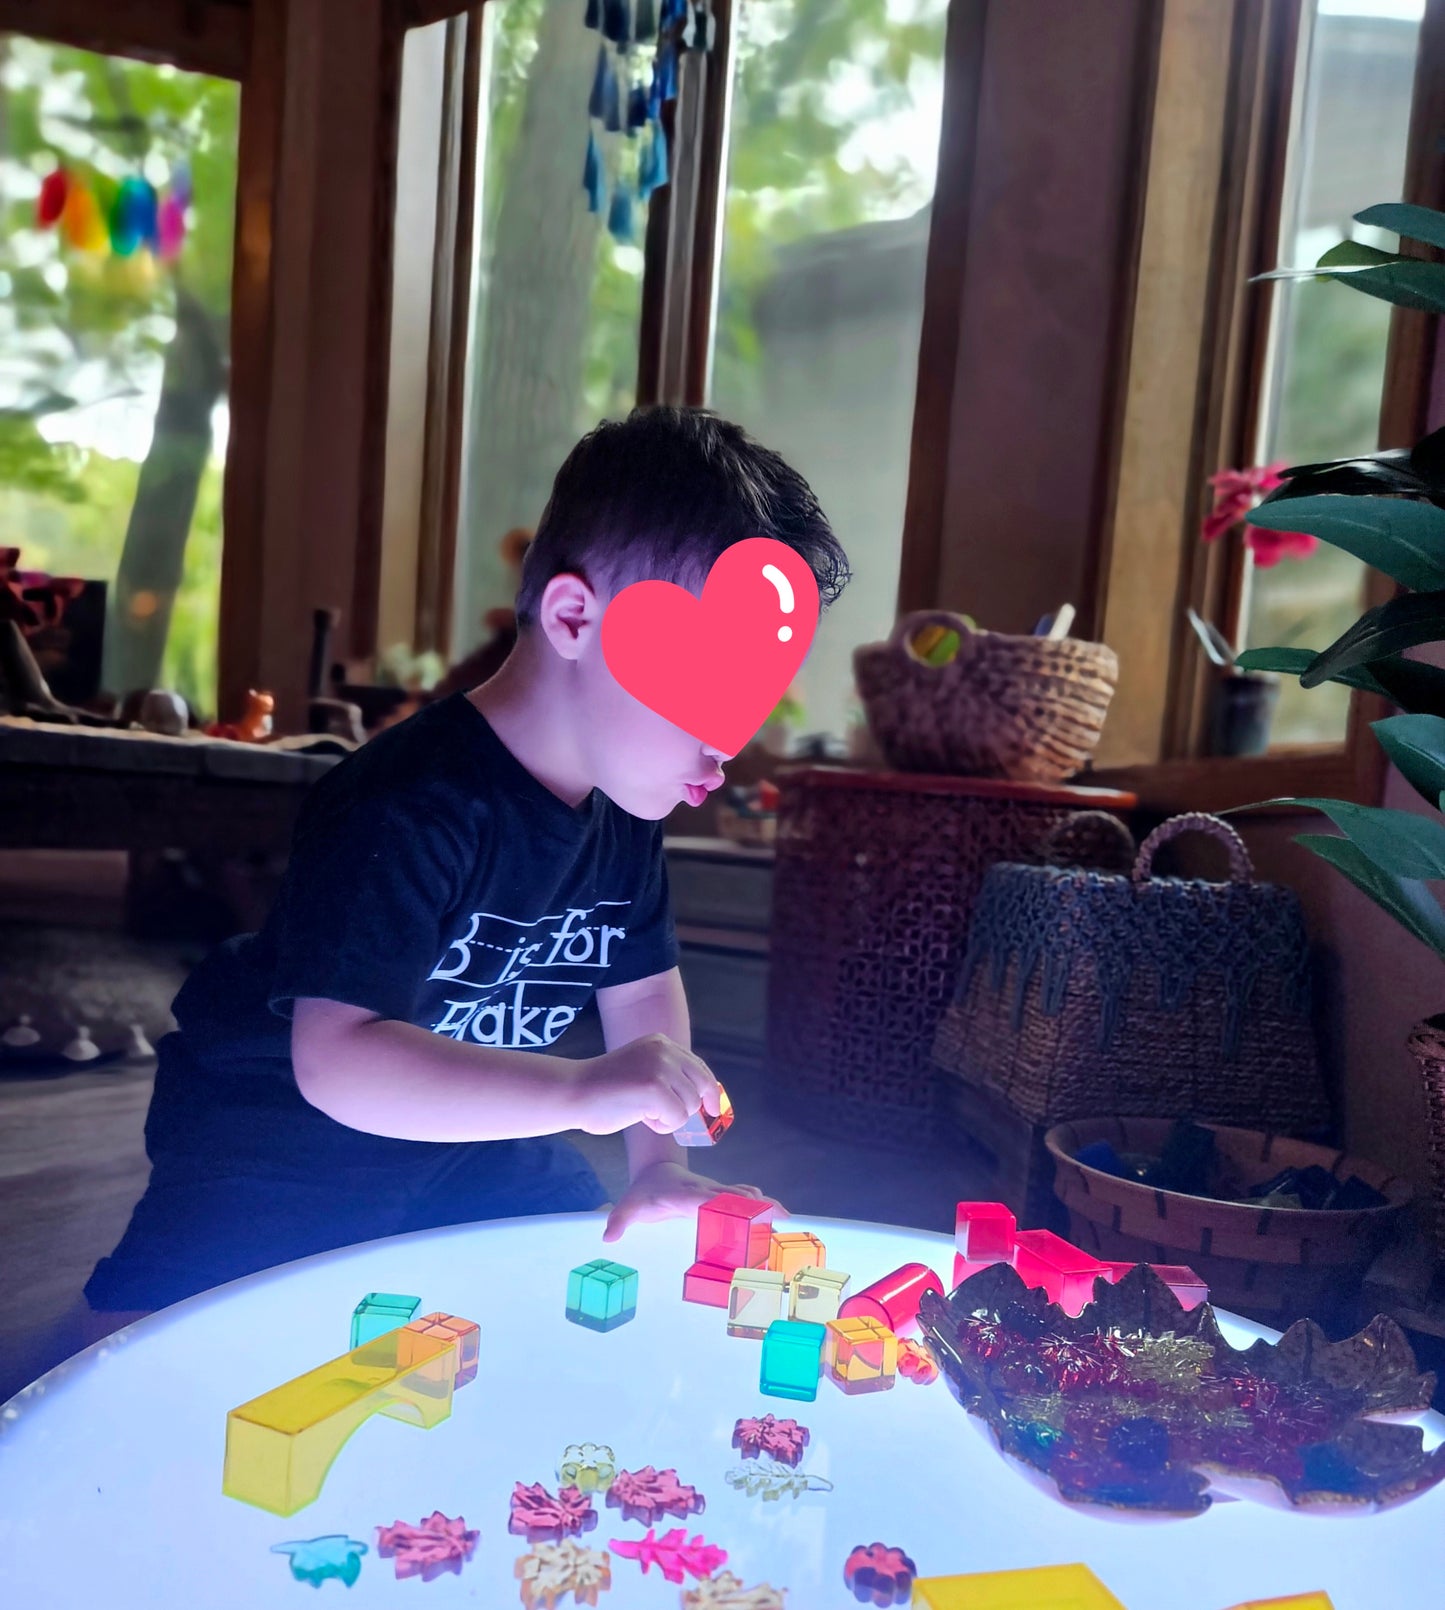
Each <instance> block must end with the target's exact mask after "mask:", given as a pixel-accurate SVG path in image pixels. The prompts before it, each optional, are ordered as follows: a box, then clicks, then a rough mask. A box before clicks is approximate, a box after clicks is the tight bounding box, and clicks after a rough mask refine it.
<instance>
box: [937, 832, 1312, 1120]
mask: <svg viewBox="0 0 1445 1610" xmlns="http://www.w3.org/2000/svg"><path fill="white" fill-rule="evenodd" d="M1196 831H1200V832H1205V833H1208V834H1209V835H1211V836H1212V837H1214V838H1215V839H1217V840H1220V841H1221V842H1222V843H1223V844H1224V845H1225V847H1226V849H1227V851H1228V853H1229V860H1230V868H1229V877H1228V881H1226V882H1224V883H1211V882H1206V881H1204V880H1202V879H1197V878H1159V877H1155V876H1154V875H1153V862H1154V856H1155V854H1156V852H1157V851H1158V850H1159V849H1160V848H1162V847H1163V845H1165V844H1166V843H1168V842H1170V841H1171V840H1172V839H1175V838H1177V837H1178V836H1179V835H1180V834H1182V833H1186V832H1196ZM1311 983H1312V969H1311V960H1310V952H1309V943H1308V939H1307V936H1306V933H1305V927H1304V919H1303V915H1302V913H1301V911H1300V907H1299V901H1298V899H1297V898H1296V896H1295V894H1294V892H1293V891H1292V890H1290V889H1286V888H1282V887H1280V886H1278V885H1274V884H1261V883H1255V882H1254V881H1253V869H1252V867H1251V864H1250V860H1249V853H1248V851H1247V850H1246V849H1245V846H1244V843H1243V841H1242V840H1241V839H1240V837H1239V835H1238V834H1237V833H1236V832H1235V831H1234V829H1233V828H1231V827H1230V826H1228V825H1227V824H1226V823H1224V822H1221V821H1219V820H1218V819H1217V818H1215V817H1211V816H1201V815H1194V814H1191V815H1186V816H1179V817H1175V818H1174V819H1173V820H1172V821H1169V822H1166V823H1164V824H1163V826H1162V827H1159V828H1158V829H1156V830H1155V831H1154V832H1153V833H1152V834H1151V835H1150V836H1149V838H1148V839H1146V840H1145V842H1144V844H1143V845H1142V847H1141V848H1140V850H1139V853H1138V856H1137V858H1136V860H1135V862H1134V866H1133V869H1132V871H1131V872H1129V873H1128V874H1127V875H1121V874H1117V873H1108V872H1099V871H1091V870H1087V869H1083V868H1079V867H1072V868H1065V867H1059V866H1051V865H1042V866H1023V865H1018V864H1011V865H1009V864H1006V865H1000V866H996V867H994V868H993V869H992V870H991V871H990V872H989V874H988V876H987V877H986V879H985V881H984V886H983V889H982V891H981V892H980V895H979V900H978V904H977V905H976V907H975V908H974V913H973V918H972V922H971V924H970V928H969V939H968V947H967V951H966V954H965V957H964V963H963V968H962V972H961V975H960V978H959V984H958V989H957V991H956V993H955V996H954V1001H953V1004H952V1005H951V1006H950V1008H949V1010H948V1012H947V1013H946V1015H945V1018H944V1022H943V1025H942V1027H941V1028H940V1031H939V1034H938V1038H937V1042H936V1044H935V1051H934V1054H935V1058H936V1060H937V1061H938V1062H939V1063H940V1064H941V1065H942V1066H943V1067H944V1068H946V1069H948V1070H949V1071H950V1072H952V1073H953V1074H954V1075H955V1076H957V1077H958V1078H960V1079H962V1080H963V1081H964V1082H965V1083H967V1084H971V1085H975V1086H980V1087H983V1088H986V1089H989V1090H991V1091H993V1092H995V1093H996V1094H998V1095H999V1096H1001V1097H1002V1098H1003V1099H1004V1101H1005V1102H1006V1103H1007V1104H1008V1106H1009V1107H1010V1108H1012V1109H1013V1110H1014V1111H1015V1112H1017V1113H1019V1114H1021V1115H1022V1116H1024V1117H1026V1118H1028V1119H1030V1120H1031V1121H1033V1122H1035V1123H1055V1122H1058V1121H1060V1120H1063V1119H1070V1118H1082V1117H1097V1116H1099V1115H1101V1114H1111V1115H1114V1116H1119V1117H1124V1116H1137V1117H1170V1118H1175V1117H1185V1116H1187V1117H1193V1118H1196V1119H1200V1120H1204V1121H1213V1122H1216V1123H1228V1124H1237V1125H1241V1126H1244V1127H1247V1128H1261V1129H1270V1130H1277V1131H1281V1132H1284V1133H1294V1134H1300V1135H1312V1134H1315V1133H1317V1132H1319V1131H1321V1130H1322V1129H1323V1128H1324V1127H1325V1126H1326V1125H1327V1124H1328V1121H1329V1108H1328V1103H1327V1101H1326V1098H1325V1093H1324V1088H1323V1083H1322V1080H1321V1078H1320V1073H1319V1065H1318V1057H1317V1051H1316V1045H1315V1035H1314V1023H1313V1015H1312V1010H1311V1007H1312V1001H1311V994H1312V989H1311Z"/></svg>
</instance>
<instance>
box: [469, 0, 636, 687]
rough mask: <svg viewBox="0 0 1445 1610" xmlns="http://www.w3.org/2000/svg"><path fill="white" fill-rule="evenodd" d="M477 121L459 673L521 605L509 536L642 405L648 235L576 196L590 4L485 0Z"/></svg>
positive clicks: (592, 54) (590, 45)
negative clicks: (579, 460)
mask: <svg viewBox="0 0 1445 1610" xmlns="http://www.w3.org/2000/svg"><path fill="white" fill-rule="evenodd" d="M482 17H483V30H484V31H483V45H482V107H481V116H480V133H479V136H478V153H477V173H478V183H477V226H478V227H477V230H476V242H477V249H476V261H475V265H474V289H473V298H472V320H471V330H470V334H469V340H468V353H469V357H468V386H467V395H468V400H467V404H466V425H465V434H464V446H463V456H462V462H463V466H464V470H463V488H462V497H461V514H460V519H459V522H458V532H457V560H456V576H455V582H454V593H453V597H454V619H453V631H452V647H453V654H452V658H453V659H454V660H459V659H461V658H463V657H464V656H465V655H467V654H468V653H469V652H470V651H471V650H472V649H473V648H474V647H476V646H477V644H478V642H479V641H481V640H482V639H483V638H484V637H485V635H486V631H485V626H484V621H485V617H486V615H487V613H488V611H490V610H493V609H498V608H506V607H509V606H510V605H511V603H512V599H513V597H514V595H515V593H516V579H517V578H516V571H515V565H514V563H513V561H512V559H511V557H510V555H511V554H513V553H515V548H514V547H511V546H510V545H509V544H508V540H507V539H508V536H509V534H510V533H511V532H513V531H514V530H517V529H521V530H523V531H530V530H531V529H532V528H534V527H535V525H536V523H537V520H538V518H539V516H540V515H541V513H542V509H543V507H544V505H545V504H546V501H547V496H548V493H549V492H550V490H551V485H552V477H553V476H554V475H555V474H556V472H557V468H558V466H559V465H560V464H561V462H562V460H563V458H564V457H565V456H566V454H567V451H568V449H569V448H571V447H572V445H573V444H574V443H575V441H576V440H577V438H578V436H580V435H581V434H582V433H583V432H584V431H586V430H589V429H590V428H591V427H592V426H594V425H596V424H597V423H598V422H599V420H602V419H604V418H614V417H617V416H618V415H621V414H626V413H627V412H628V410H629V409H630V408H631V407H632V405H633V401H634V398H635V395H636V384H637V361H638V340H639V332H640V326H641V318H642V268H643V254H642V248H641V244H640V241H641V220H640V219H639V220H638V225H637V239H636V240H635V241H630V242H629V241H621V242H620V241H618V240H617V239H615V238H613V236H612V235H611V234H610V233H609V231H608V229H607V227H606V224H607V219H606V217H605V216H604V215H602V214H598V213H592V212H590V211H589V210H588V207H587V204H586V201H585V199H584V196H583V192H582V173H583V158H584V155H585V150H586V137H587V127H588V124H587V105H588V91H589V87H590V84H591V81H592V75H593V71H594V67H595V63H596V59H597V49H598V35H597V33H596V32H594V31H593V30H591V29H589V28H588V27H587V26H586V25H585V12H584V7H583V6H581V5H570V4H568V5H556V4H544V3H543V0H492V3H491V4H489V5H487V6H486V8H485V10H484V11H483V13H482Z"/></svg>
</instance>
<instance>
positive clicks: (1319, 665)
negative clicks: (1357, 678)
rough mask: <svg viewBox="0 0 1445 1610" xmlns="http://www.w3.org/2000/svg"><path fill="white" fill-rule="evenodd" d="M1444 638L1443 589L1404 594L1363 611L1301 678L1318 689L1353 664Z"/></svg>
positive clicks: (1444, 602) (1364, 662)
mask: <svg viewBox="0 0 1445 1610" xmlns="http://www.w3.org/2000/svg"><path fill="white" fill-rule="evenodd" d="M1442 638H1445V592H1429V593H1407V594H1405V596H1404V597H1403V598H1392V599H1390V600H1389V602H1388V603H1384V604H1379V605H1377V606H1376V607H1375V608H1374V609H1370V610H1366V611H1365V613H1364V614H1363V615H1361V616H1360V618H1359V620H1357V621H1356V622H1355V624H1354V625H1353V626H1352V627H1350V629H1349V631H1347V632H1346V633H1344V635H1343V636H1342V637H1340V638H1338V639H1337V640H1336V641H1335V642H1333V643H1331V644H1330V646H1329V647H1328V648H1327V649H1325V650H1324V652H1323V653H1321V654H1320V656H1319V657H1318V658H1317V659H1316V660H1315V661H1314V663H1313V664H1312V665H1311V666H1310V668H1309V669H1308V670H1307V671H1306V672H1305V673H1304V675H1303V676H1302V677H1301V678H1300V685H1301V687H1306V688H1317V687H1318V686H1319V685H1320V683H1321V682H1329V681H1331V680H1333V679H1334V678H1335V677H1337V676H1338V675H1339V674H1340V672H1341V671H1347V670H1349V669H1350V668H1351V667H1352V666H1356V665H1369V664H1370V663H1371V661H1373V660H1384V659H1388V658H1389V657H1390V656H1391V655H1395V654H1401V653H1403V652H1404V651H1405V650H1406V649H1408V648H1418V647H1419V645H1420V644H1421V643H1435V642H1439V641H1440V640H1441V639H1442Z"/></svg>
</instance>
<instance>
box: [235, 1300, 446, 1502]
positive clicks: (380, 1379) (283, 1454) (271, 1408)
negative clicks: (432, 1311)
mask: <svg viewBox="0 0 1445 1610" xmlns="http://www.w3.org/2000/svg"><path fill="white" fill-rule="evenodd" d="M429 1329H441V1327H429ZM456 1374H457V1338H456V1336H455V1334H453V1333H450V1332H448V1333H447V1334H445V1335H428V1334H423V1333H420V1332H417V1331H402V1330H395V1331H389V1332H388V1333H387V1334H386V1335H384V1336H378V1337H376V1338H375V1340H373V1341H370V1342H367V1343H365V1344H363V1345H362V1346H361V1347H358V1348H354V1349H353V1350H352V1351H351V1352H349V1353H343V1354H342V1356H341V1357H340V1358H336V1359H332V1360H331V1362H330V1363H329V1364H322V1365H321V1366H319V1367H318V1368H317V1369H314V1370H308V1371H307V1373H306V1374H305V1375H298V1376H297V1377H296V1378H295V1379H294V1380H291V1381H287V1382H286V1383H285V1384H284V1385H283V1386H278V1387H275V1388H273V1389H272V1390H271V1391H270V1392H263V1393H262V1394H261V1396H260V1397H258V1398H252V1399H251V1401H250V1402H249V1403H243V1404H242V1405H241V1406H240V1407H239V1408H237V1409H232V1410H231V1412H230V1413H229V1414H228V1415H227V1416H226V1460H225V1468H224V1474H223V1476H222V1479H221V1490H222V1491H223V1492H224V1493H225V1494H226V1495H227V1497H229V1498H238V1499H240V1500H241V1501H242V1502H243V1503H246V1504H254V1505H255V1506H256V1507H257V1508H258V1509H265V1510H269V1511H270V1512H271V1514H273V1515H294V1514H295V1513H296V1511H297V1510H298V1509H302V1508H304V1507H305V1506H306V1505H307V1504H309V1503H312V1502H313V1501H314V1500H315V1499H316V1498H318V1497H319V1496H320V1493H321V1487H322V1484H323V1483H324V1482H325V1480H326V1473H327V1471H328V1470H330V1469H331V1466H332V1464H333V1463H334V1462H335V1459H336V1456H337V1454H339V1453H340V1452H341V1450H342V1448H343V1447H344V1446H345V1445H346V1441H347V1439H348V1438H349V1437H350V1436H351V1434H352V1432H354V1431H355V1430H356V1428H357V1427H358V1426H360V1425H361V1424H362V1423H363V1422H364V1421H366V1420H369V1419H370V1418H371V1416H372V1415H373V1414H385V1415H388V1416H389V1417H390V1418H392V1419H394V1420H405V1421H408V1422H409V1423H410V1424H412V1425H418V1426H421V1427H422V1428H423V1429H424V1430H430V1429H431V1427H432V1426H434V1425H437V1424H439V1423H440V1422H441V1421H442V1420H445V1419H446V1418H447V1416H448V1415H449V1414H450V1413H451V1412H452V1391H453V1383H454V1381H455V1379H456Z"/></svg>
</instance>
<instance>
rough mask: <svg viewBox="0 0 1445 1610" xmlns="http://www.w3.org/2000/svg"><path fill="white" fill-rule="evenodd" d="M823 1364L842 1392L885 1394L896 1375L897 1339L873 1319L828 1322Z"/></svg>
mask: <svg viewBox="0 0 1445 1610" xmlns="http://www.w3.org/2000/svg"><path fill="white" fill-rule="evenodd" d="M827 1331H828V1334H827V1337H826V1340H825V1341H824V1361H825V1364H826V1367H827V1370H828V1373H829V1375H831V1376H832V1378H833V1381H834V1384H835V1385H837V1386H840V1387H841V1388H842V1389H843V1391H845V1392H850V1393H851V1392H885V1391H887V1390H888V1388H889V1387H891V1386H892V1385H893V1382H894V1379H895V1377H896V1375H897V1372H898V1338H897V1337H896V1336H895V1335H894V1334H893V1332H892V1331H891V1330H889V1329H888V1327H887V1326H886V1325H880V1324H879V1323H878V1321H877V1320H876V1319H866V1318H862V1317H859V1318H853V1319H830V1320H829V1321H828V1327H827Z"/></svg>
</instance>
